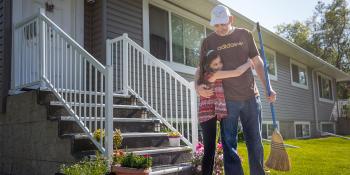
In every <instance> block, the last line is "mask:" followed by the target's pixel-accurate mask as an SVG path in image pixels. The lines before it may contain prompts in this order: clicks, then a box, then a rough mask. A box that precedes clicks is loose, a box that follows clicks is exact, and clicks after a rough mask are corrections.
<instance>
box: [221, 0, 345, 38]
mask: <svg viewBox="0 0 350 175" xmlns="http://www.w3.org/2000/svg"><path fill="white" fill-rule="evenodd" d="M219 1H220V2H222V3H224V4H225V5H227V6H228V7H230V8H232V9H233V10H235V11H237V12H238V13H240V14H242V15H244V16H246V17H248V18H249V19H251V20H253V21H259V23H260V25H262V26H264V27H266V28H268V29H269V30H271V31H273V32H275V31H276V30H275V28H274V26H276V25H278V24H283V23H292V22H293V21H297V20H298V21H304V20H306V19H308V18H310V17H311V16H312V14H313V12H314V9H315V6H316V5H317V2H318V1H319V0H219ZM322 1H323V2H325V3H326V4H329V3H331V2H332V0H322ZM347 1H348V4H350V0H347ZM349 8H350V7H349Z"/></svg>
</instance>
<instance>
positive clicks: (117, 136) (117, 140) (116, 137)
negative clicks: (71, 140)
mask: <svg viewBox="0 0 350 175" xmlns="http://www.w3.org/2000/svg"><path fill="white" fill-rule="evenodd" d="M93 136H94V138H95V139H96V141H97V142H100V140H101V139H102V138H104V137H105V131H104V130H101V129H96V130H95V131H94V133H93ZM103 141H104V140H103ZM122 142H123V136H122V133H121V131H120V129H115V130H114V132H113V148H114V149H118V148H120V147H121V145H122Z"/></svg>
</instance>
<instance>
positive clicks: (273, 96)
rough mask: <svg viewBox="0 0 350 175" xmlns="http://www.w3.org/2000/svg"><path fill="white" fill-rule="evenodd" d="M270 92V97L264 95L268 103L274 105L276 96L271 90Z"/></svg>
mask: <svg viewBox="0 0 350 175" xmlns="http://www.w3.org/2000/svg"><path fill="white" fill-rule="evenodd" d="M270 92H271V93H270V96H268V95H267V94H266V99H267V101H268V102H269V103H274V102H275V101H276V96H277V94H276V92H275V91H274V90H273V89H271V90H270Z"/></svg>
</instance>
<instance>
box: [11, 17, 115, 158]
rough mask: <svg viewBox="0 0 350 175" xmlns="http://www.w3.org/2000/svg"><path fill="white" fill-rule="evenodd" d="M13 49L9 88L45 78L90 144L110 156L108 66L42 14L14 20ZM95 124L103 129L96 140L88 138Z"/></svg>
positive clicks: (111, 75) (111, 107) (111, 105)
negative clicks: (100, 136) (17, 21)
mask: <svg viewBox="0 0 350 175" xmlns="http://www.w3.org/2000/svg"><path fill="white" fill-rule="evenodd" d="M13 53H14V55H13V60H12V63H13V65H12V66H13V71H12V83H11V84H12V86H11V88H12V90H16V89H21V88H23V87H28V86H31V85H34V84H37V83H41V82H43V83H45V84H46V87H48V88H49V89H50V90H51V91H52V92H53V93H54V94H55V96H56V97H57V98H58V100H59V101H60V102H61V103H62V105H63V106H64V107H65V108H66V110H67V111H68V113H69V114H70V115H71V116H73V117H74V119H75V121H76V122H77V124H78V125H79V126H80V127H81V128H82V129H83V131H84V132H85V134H86V135H87V136H88V137H89V138H90V139H91V140H92V142H93V143H94V144H95V145H96V147H97V148H98V149H99V150H100V151H101V152H102V153H104V154H105V156H106V157H108V158H109V159H111V157H112V154H113V89H112V87H113V74H112V73H113V71H112V69H113V68H112V66H110V65H108V66H104V65H102V64H101V63H100V62H98V61H97V60H96V59H95V58H94V57H93V56H92V55H90V54H89V53H88V52H87V51H86V50H85V49H84V48H82V47H81V46H80V45H79V44H78V43H77V42H76V41H75V40H74V39H72V38H71V37H70V36H69V35H68V34H67V33H65V32H64V31H63V30H62V29H61V28H60V27H58V26H57V25H56V24H55V23H54V22H52V21H51V20H50V19H49V18H48V17H47V16H45V14H43V13H38V14H37V15H35V16H33V17H29V18H27V19H26V20H24V21H22V22H20V23H18V24H17V25H15V30H14V52H13ZM87 119H89V120H87ZM91 119H94V120H91ZM97 129H101V130H104V131H105V133H106V137H104V138H103V139H100V140H99V141H97V140H96V139H95V138H94V137H93V132H94V131H96V130H97Z"/></svg>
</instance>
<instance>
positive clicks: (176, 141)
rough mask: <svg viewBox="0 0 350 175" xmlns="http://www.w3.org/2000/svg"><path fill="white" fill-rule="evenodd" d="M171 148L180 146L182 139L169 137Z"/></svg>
mask: <svg viewBox="0 0 350 175" xmlns="http://www.w3.org/2000/svg"><path fill="white" fill-rule="evenodd" d="M169 144H170V146H174V147H175V146H180V137H169Z"/></svg>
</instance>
